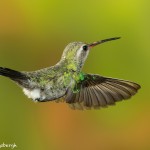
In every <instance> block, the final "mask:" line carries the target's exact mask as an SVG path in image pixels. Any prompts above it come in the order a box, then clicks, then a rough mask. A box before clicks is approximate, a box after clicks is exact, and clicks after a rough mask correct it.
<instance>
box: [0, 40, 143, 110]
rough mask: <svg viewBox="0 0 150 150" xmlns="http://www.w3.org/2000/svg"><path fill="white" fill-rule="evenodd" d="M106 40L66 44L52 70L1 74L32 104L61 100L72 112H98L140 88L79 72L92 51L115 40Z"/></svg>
mask: <svg viewBox="0 0 150 150" xmlns="http://www.w3.org/2000/svg"><path fill="white" fill-rule="evenodd" d="M117 39H120V37H114V38H108V39H104V40H100V41H97V42H93V43H90V44H87V43H84V42H72V43H69V44H68V45H67V46H66V48H65V49H64V51H63V54H62V56H61V59H60V61H59V62H58V63H57V64H56V65H54V66H51V67H48V68H44V69H40V70H37V71H31V72H27V71H16V70H12V69H9V68H5V67H0V75H2V76H6V77H8V78H10V79H11V80H13V81H14V82H15V83H17V84H18V85H19V86H20V87H21V88H22V89H23V92H24V94H25V95H26V96H27V97H28V98H31V99H32V100H33V101H34V102H47V101H56V102H57V101H58V102H59V101H62V99H63V101H64V102H66V103H68V104H69V105H70V107H71V108H72V109H81V110H83V109H90V108H94V109H98V108H101V107H107V106H109V105H114V104H115V103H116V102H117V101H121V100H124V99H129V98H130V97H131V96H133V95H135V94H136V93H137V91H138V90H139V89H140V85H139V84H137V83H134V82H132V81H127V80H122V79H117V78H111V77H104V76H101V75H98V74H89V73H84V72H82V68H83V65H84V63H85V60H86V59H87V56H88V54H89V52H90V50H91V49H92V48H94V47H95V46H97V45H100V44H102V43H105V42H108V41H112V40H117Z"/></svg>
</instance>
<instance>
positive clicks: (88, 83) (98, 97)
mask: <svg viewBox="0 0 150 150" xmlns="http://www.w3.org/2000/svg"><path fill="white" fill-rule="evenodd" d="M76 88H77V89H78V90H75V91H74V90H72V89H71V88H70V89H69V90H68V91H67V94H66V97H65V99H66V102H67V103H69V104H70V106H71V107H72V108H73V109H88V108H91V107H93V108H99V107H107V106H108V105H114V104H115V102H117V101H121V100H123V99H129V98H130V97H131V96H133V95H135V94H136V92H137V91H138V89H140V85H139V84H137V83H134V82H131V81H126V80H121V79H113V78H108V77H102V76H100V75H95V74H85V76H84V80H82V81H80V82H79V83H77V85H76ZM76 91H78V92H76Z"/></svg>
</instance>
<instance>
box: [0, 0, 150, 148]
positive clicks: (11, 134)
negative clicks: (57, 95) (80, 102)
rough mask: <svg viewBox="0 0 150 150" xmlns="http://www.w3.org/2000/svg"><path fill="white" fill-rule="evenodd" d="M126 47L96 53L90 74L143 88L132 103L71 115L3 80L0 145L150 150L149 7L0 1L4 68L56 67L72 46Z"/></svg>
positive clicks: (128, 0)
mask: <svg viewBox="0 0 150 150" xmlns="http://www.w3.org/2000/svg"><path fill="white" fill-rule="evenodd" d="M114 36H121V37H122V38H121V40H117V41H114V42H109V43H106V44H103V45H100V46H98V47H96V48H94V49H93V50H92V51H91V53H90V55H89V57H88V59H87V61H86V64H85V66H84V71H85V72H89V73H97V74H101V75H104V76H109V77H115V78H122V79H126V80H131V81H135V82H137V83H139V84H141V86H142V89H141V90H140V91H139V93H138V94H137V95H136V96H134V97H133V98H132V99H131V100H129V101H122V102H119V103H117V104H116V106H112V107H109V108H107V109H101V110H91V111H73V110H71V109H70V108H69V107H68V106H67V104H65V103H55V102H53V103H50V102H48V103H40V104H39V103H37V104H35V103H33V102H32V101H31V100H29V99H28V98H27V97H25V96H24V95H23V93H22V91H21V89H20V88H19V87H18V86H16V85H15V84H14V83H13V82H11V81H10V80H8V79H7V78H5V77H1V78H0V93H1V94H0V144H1V143H3V142H4V143H16V145H17V146H18V147H17V149H19V150H27V149H28V150H49V149H52V150H80V149H82V150H84V149H86V150H91V149H94V150H99V149H102V150H118V149H122V150H131V149H136V150H149V149H150V97H149V94H148V92H149V89H150V85H149V78H150V42H149V40H150V1H148V0H122V1H120V0H95V1H93V0H86V1H81V0H76V1H69V0H64V1H59V0H55V1H54V0H43V1H42V0H36V1H34V0H21V1H20V0H13V1H12V0H7V1H6V0H1V1H0V66H4V67H9V68H12V69H16V70H25V71H31V70H37V69H40V68H44V67H48V66H51V65H54V64H55V63H56V62H57V61H58V60H59V59H60V57H61V54H62V51H63V49H64V48H65V46H66V45H67V44H68V43H69V42H72V41H83V42H94V41H97V40H100V39H105V38H109V37H114Z"/></svg>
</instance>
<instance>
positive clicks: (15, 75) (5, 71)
mask: <svg viewBox="0 0 150 150" xmlns="http://www.w3.org/2000/svg"><path fill="white" fill-rule="evenodd" d="M0 75H2V76H5V77H9V78H11V79H12V80H16V79H22V80H25V79H27V76H26V75H25V74H24V73H21V72H19V71H15V70H12V69H9V68H4V67H0Z"/></svg>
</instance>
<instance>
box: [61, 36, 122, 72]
mask: <svg viewBox="0 0 150 150" xmlns="http://www.w3.org/2000/svg"><path fill="white" fill-rule="evenodd" d="M119 38H120V37H115V38H109V39H104V40H101V41H97V42H93V43H91V44H87V43H84V42H72V43H69V44H68V45H67V46H66V48H65V50H64V52H63V54H62V59H63V60H66V61H67V67H68V69H72V70H74V71H77V70H79V71H80V69H82V66H83V65H84V62H85V60H86V58H87V56H88V54H89V51H90V49H91V48H93V47H95V46H96V45H99V44H102V43H104V42H108V41H111V40H117V39H119Z"/></svg>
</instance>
